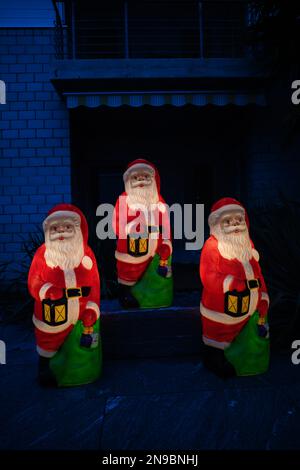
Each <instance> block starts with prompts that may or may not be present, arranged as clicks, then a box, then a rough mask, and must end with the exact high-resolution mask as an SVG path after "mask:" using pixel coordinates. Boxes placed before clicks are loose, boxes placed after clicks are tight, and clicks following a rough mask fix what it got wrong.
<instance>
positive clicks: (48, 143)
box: [45, 138, 61, 147]
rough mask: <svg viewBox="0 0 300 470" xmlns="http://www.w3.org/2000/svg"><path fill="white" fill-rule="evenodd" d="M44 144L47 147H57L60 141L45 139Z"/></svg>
mask: <svg viewBox="0 0 300 470" xmlns="http://www.w3.org/2000/svg"><path fill="white" fill-rule="evenodd" d="M45 144H46V146H47V147H59V146H60V145H61V139H58V138H57V139H46V141H45Z"/></svg>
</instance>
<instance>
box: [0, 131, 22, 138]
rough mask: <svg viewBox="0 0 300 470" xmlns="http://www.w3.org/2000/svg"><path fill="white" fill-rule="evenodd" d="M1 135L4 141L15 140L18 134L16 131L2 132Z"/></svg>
mask: <svg viewBox="0 0 300 470" xmlns="http://www.w3.org/2000/svg"><path fill="white" fill-rule="evenodd" d="M2 135H3V137H4V139H16V138H18V137H19V132H18V131H17V130H4V131H3V132H2Z"/></svg>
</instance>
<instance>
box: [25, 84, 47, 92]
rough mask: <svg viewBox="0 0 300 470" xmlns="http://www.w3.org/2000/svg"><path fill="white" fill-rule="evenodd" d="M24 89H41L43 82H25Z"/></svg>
mask: <svg viewBox="0 0 300 470" xmlns="http://www.w3.org/2000/svg"><path fill="white" fill-rule="evenodd" d="M25 86H26V89H27V91H41V90H42V89H43V84H42V83H36V82H32V83H26V85H25Z"/></svg>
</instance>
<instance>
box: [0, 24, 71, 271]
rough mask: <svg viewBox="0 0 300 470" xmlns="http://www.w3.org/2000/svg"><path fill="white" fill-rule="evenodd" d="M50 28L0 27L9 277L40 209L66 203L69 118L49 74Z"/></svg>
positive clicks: (0, 130) (1, 166)
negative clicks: (3, 84)
mask: <svg viewBox="0 0 300 470" xmlns="http://www.w3.org/2000/svg"><path fill="white" fill-rule="evenodd" d="M54 46H55V43H54V30H53V28H49V29H0V79H1V80H4V82H5V83H6V91H7V96H6V98H7V99H6V101H7V104H6V105H0V266H1V263H3V262H5V263H6V262H10V264H9V268H8V272H7V274H6V277H7V278H11V277H14V276H15V270H16V269H17V270H18V269H19V268H20V260H21V259H22V258H23V257H24V249H23V240H26V239H28V238H29V235H30V233H34V232H36V229H37V226H40V225H41V222H42V220H43V219H44V217H45V213H46V212H47V211H48V210H49V209H50V208H51V207H52V206H53V205H54V204H56V203H58V202H62V201H64V202H70V199H71V187H70V149H69V119H68V112H67V110H66V108H65V105H64V103H63V102H62V101H61V100H60V98H59V96H58V95H57V93H56V92H55V90H54V88H53V86H52V84H51V82H50V74H49V65H50V63H51V60H52V59H53V58H54V53H55V50H54Z"/></svg>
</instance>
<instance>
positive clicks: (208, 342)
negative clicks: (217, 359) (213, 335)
mask: <svg viewBox="0 0 300 470" xmlns="http://www.w3.org/2000/svg"><path fill="white" fill-rule="evenodd" d="M202 340H203V343H204V344H206V346H212V347H213V348H217V349H226V348H228V346H230V343H227V341H215V340H214V339H210V338H206V336H202Z"/></svg>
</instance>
